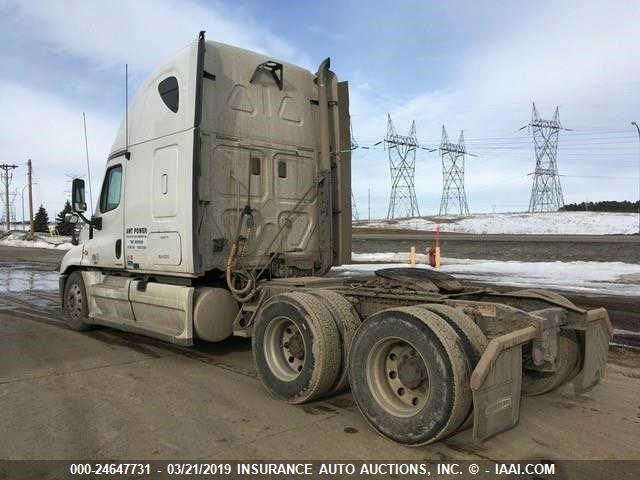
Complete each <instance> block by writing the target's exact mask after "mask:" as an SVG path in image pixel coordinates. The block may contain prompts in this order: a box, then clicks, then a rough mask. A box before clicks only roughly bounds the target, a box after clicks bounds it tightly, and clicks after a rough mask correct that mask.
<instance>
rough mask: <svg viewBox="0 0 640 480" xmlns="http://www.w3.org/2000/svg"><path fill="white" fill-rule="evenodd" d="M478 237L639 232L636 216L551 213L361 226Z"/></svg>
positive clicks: (393, 221)
mask: <svg viewBox="0 0 640 480" xmlns="http://www.w3.org/2000/svg"><path fill="white" fill-rule="evenodd" d="M439 222H440V223H439ZM436 225H440V230H441V231H443V232H457V233H476V234H483V233H488V234H491V233H493V234H499V233H506V234H509V233H511V234H556V235H607V234H626V235H629V234H633V233H637V232H638V214H637V213H612V212H548V213H536V214H533V213H487V214H477V215H471V216H468V217H440V218H438V217H427V218H407V219H399V220H373V221H371V222H363V223H359V224H358V226H362V227H368V228H396V229H409V230H428V231H432V230H435V228H436Z"/></svg>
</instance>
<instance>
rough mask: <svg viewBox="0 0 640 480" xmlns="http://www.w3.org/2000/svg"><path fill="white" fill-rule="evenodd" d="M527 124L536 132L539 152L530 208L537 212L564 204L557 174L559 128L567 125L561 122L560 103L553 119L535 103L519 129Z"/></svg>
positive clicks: (534, 133)
mask: <svg viewBox="0 0 640 480" xmlns="http://www.w3.org/2000/svg"><path fill="white" fill-rule="evenodd" d="M526 127H531V130H532V132H533V146H534V149H535V154H536V169H535V171H534V172H533V186H532V187H531V200H529V211H530V212H531V213H534V212H550V211H555V210H558V209H559V208H560V207H562V206H563V205H564V197H563V195H562V185H560V176H559V175H558V134H559V132H560V130H568V129H566V128H564V127H563V126H562V124H561V123H560V113H559V112H558V107H556V111H555V113H554V114H553V119H551V120H543V119H541V118H540V115H539V114H538V110H537V109H536V104H535V103H534V104H533V113H532V114H531V123H529V124H528V125H525V126H524V127H522V128H521V129H520V130H522V129H523V128H526Z"/></svg>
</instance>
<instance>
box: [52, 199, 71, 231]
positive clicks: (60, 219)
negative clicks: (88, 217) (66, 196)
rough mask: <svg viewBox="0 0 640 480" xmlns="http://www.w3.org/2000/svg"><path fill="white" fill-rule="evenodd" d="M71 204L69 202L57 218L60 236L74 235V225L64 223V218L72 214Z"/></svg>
mask: <svg viewBox="0 0 640 480" xmlns="http://www.w3.org/2000/svg"><path fill="white" fill-rule="evenodd" d="M71 212H72V208H71V203H70V202H69V200H67V201H66V202H65V204H64V208H63V209H62V211H61V212H60V213H58V216H57V217H56V228H57V229H58V233H59V234H60V235H71V234H72V233H73V224H72V223H68V222H65V221H64V216H65V215H66V214H67V213H71Z"/></svg>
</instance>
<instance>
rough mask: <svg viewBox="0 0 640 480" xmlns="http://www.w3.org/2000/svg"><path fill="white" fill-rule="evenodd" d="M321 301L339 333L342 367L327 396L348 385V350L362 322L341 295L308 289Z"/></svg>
mask: <svg viewBox="0 0 640 480" xmlns="http://www.w3.org/2000/svg"><path fill="white" fill-rule="evenodd" d="M310 293H313V294H314V295H316V296H317V297H319V298H320V299H322V301H323V302H324V304H325V306H326V307H327V308H328V309H329V311H330V312H331V314H332V315H333V319H334V321H335V323H336V326H337V327H338V332H339V334H340V344H341V349H340V350H341V352H342V359H341V364H342V368H341V371H340V374H339V375H338V379H337V380H336V383H335V385H334V386H333V387H331V388H330V389H329V391H328V392H327V393H326V395H327V396H330V395H335V394H337V393H340V392H343V391H344V390H346V389H347V388H348V387H349V362H348V358H349V350H350V349H351V343H352V342H353V339H354V337H355V336H356V332H357V331H358V328H359V327H360V324H361V323H362V321H361V319H360V316H359V315H358V312H357V311H356V309H355V307H354V306H353V305H352V304H351V302H349V300H347V299H346V298H345V297H344V296H343V295H341V294H339V293H338V292H334V291H332V290H315V291H310Z"/></svg>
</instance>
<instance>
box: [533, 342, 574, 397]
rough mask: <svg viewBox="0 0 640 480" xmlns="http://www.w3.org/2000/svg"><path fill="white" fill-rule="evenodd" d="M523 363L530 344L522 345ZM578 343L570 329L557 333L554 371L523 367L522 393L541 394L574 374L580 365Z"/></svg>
mask: <svg viewBox="0 0 640 480" xmlns="http://www.w3.org/2000/svg"><path fill="white" fill-rule="evenodd" d="M522 355H523V365H526V364H527V363H528V361H529V358H530V356H531V344H527V345H525V346H523V349H522ZM580 356H581V354H580V344H579V343H578V339H577V337H576V334H575V332H574V331H572V330H561V331H560V333H558V356H557V358H556V371H555V372H541V371H538V370H532V369H528V368H526V367H524V368H523V369H522V394H523V395H526V396H535V395H542V394H543V393H547V392H550V391H551V390H553V389H555V388H557V387H559V386H560V385H561V384H562V383H564V382H566V381H568V380H570V379H571V378H572V376H575V375H576V374H577V373H578V371H579V367H580Z"/></svg>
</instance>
